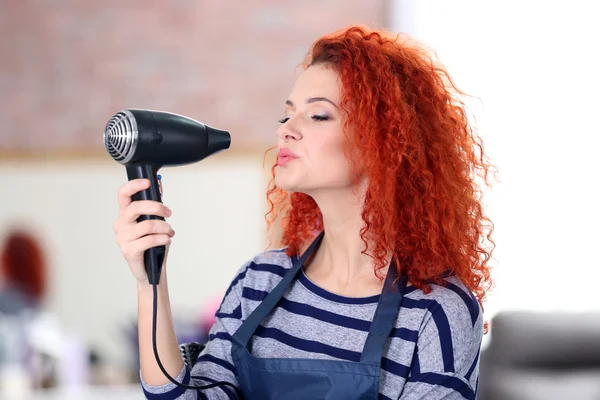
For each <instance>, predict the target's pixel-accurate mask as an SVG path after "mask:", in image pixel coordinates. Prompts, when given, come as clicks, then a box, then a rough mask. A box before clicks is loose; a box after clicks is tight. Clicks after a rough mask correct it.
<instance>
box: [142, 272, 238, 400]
mask: <svg viewBox="0 0 600 400" xmlns="http://www.w3.org/2000/svg"><path fill="white" fill-rule="evenodd" d="M247 269H248V264H246V265H244V266H243V267H242V268H241V269H240V270H239V271H238V274H237V276H236V278H235V279H234V280H233V281H232V282H231V284H230V286H229V288H228V289H227V292H226V293H225V296H224V297H223V300H222V302H221V305H220V307H219V309H218V311H217V313H216V315H215V317H216V322H215V324H214V325H213V327H212V328H211V330H210V333H209V340H208V342H207V343H206V347H205V348H204V350H203V351H202V353H200V355H199V356H198V360H197V362H196V364H195V365H194V367H193V368H192V370H191V371H190V369H189V368H188V367H187V366H185V365H184V367H183V369H182V370H181V372H180V373H179V375H178V376H177V378H176V380H177V381H178V382H182V383H184V384H191V385H195V386H205V385H208V384H211V383H214V382H220V381H225V382H229V383H231V384H233V385H235V386H236V387H239V386H238V381H237V377H236V372H235V366H234V364H233V361H232V358H231V340H232V339H231V337H232V335H233V334H234V333H235V332H236V331H237V329H238V328H239V326H240V325H241V324H242V311H241V310H242V307H241V292H242V286H243V282H242V281H243V278H244V276H245V274H246V271H247ZM140 377H141V374H140ZM141 383H142V387H143V390H144V394H145V395H146V398H147V399H149V400H196V399H209V400H213V399H219V400H220V399H238V398H239V397H238V396H237V394H236V392H235V390H234V389H233V388H232V387H230V386H220V387H213V388H210V389H206V390H200V391H198V390H195V389H184V388H182V387H179V386H176V385H175V384H174V383H170V382H169V383H167V384H165V385H161V386H150V385H148V384H147V383H146V382H144V381H143V380H142V382H141Z"/></svg>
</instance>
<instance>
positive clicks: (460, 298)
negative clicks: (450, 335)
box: [403, 276, 483, 329]
mask: <svg viewBox="0 0 600 400" xmlns="http://www.w3.org/2000/svg"><path fill="white" fill-rule="evenodd" d="M406 297H407V299H408V301H407V303H408V304H407V306H409V307H413V308H419V309H422V310H424V311H427V312H426V313H425V315H424V316H423V318H424V321H423V322H427V320H429V319H431V318H435V317H438V316H439V317H445V318H447V319H448V322H449V323H451V324H452V325H454V326H456V327H461V328H464V329H467V328H470V329H472V328H474V327H476V326H477V325H480V324H481V325H483V315H482V314H483V312H482V309H481V307H480V305H479V302H478V301H477V298H476V297H475V295H474V294H473V293H472V292H471V291H470V290H469V288H468V287H467V286H466V285H465V284H464V283H463V282H462V281H461V280H460V279H459V278H457V277H456V276H451V277H447V278H444V284H443V285H437V284H431V292H429V293H427V294H425V293H424V292H423V291H422V290H418V289H416V288H414V287H410V288H408V289H407V293H406ZM403 305H404V304H403Z"/></svg>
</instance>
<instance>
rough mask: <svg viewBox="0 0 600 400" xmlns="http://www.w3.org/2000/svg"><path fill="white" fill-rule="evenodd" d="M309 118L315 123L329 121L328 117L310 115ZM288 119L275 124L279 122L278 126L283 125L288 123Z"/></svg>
mask: <svg viewBox="0 0 600 400" xmlns="http://www.w3.org/2000/svg"><path fill="white" fill-rule="evenodd" d="M310 118H311V119H312V120H313V121H317V122H321V121H327V120H329V119H331V118H330V117H329V116H328V115H319V114H315V115H311V116H310ZM289 119H290V117H285V118H282V119H279V120H277V122H279V123H280V124H285V123H286V122H288V120H289Z"/></svg>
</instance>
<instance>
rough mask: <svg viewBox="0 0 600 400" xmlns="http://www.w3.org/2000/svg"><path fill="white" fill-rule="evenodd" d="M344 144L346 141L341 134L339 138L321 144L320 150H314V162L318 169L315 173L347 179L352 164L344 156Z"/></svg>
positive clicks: (329, 139) (335, 137)
mask: <svg viewBox="0 0 600 400" xmlns="http://www.w3.org/2000/svg"><path fill="white" fill-rule="evenodd" d="M344 143H345V139H344V137H343V135H342V134H341V133H340V134H339V136H338V135H336V136H334V137H330V138H328V140H326V141H323V142H322V143H320V144H319V146H318V148H315V149H313V152H312V154H313V159H312V161H313V166H314V167H315V168H316V169H317V171H315V172H320V173H325V174H326V175H335V176H336V177H338V178H345V177H346V175H347V174H348V173H349V170H350V162H349V161H348V159H347V158H346V155H345V154H344ZM315 157H316V159H315Z"/></svg>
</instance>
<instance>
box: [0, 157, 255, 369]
mask: <svg viewBox="0 0 600 400" xmlns="http://www.w3.org/2000/svg"><path fill="white" fill-rule="evenodd" d="M223 154H225V153H223ZM107 158H108V156H107ZM261 163H262V155H261V154H256V155H247V156H244V157H241V158H238V157H232V156H220V155H216V156H213V157H212V158H209V159H207V160H204V161H203V162H201V163H198V164H195V165H191V166H185V167H177V168H164V169H163V170H161V174H162V176H163V182H164V192H165V193H164V199H163V200H164V203H165V204H166V205H168V206H169V207H170V208H171V209H172V210H173V216H172V217H171V218H170V223H171V225H172V226H173V228H174V229H175V231H176V235H175V238H174V239H173V244H172V247H171V251H170V255H169V271H170V272H169V285H170V288H171V293H172V295H171V297H172V299H171V300H172V305H173V308H174V310H175V312H176V314H177V312H178V311H179V312H187V311H189V312H191V313H193V315H191V317H195V318H198V317H199V315H200V314H199V313H200V310H201V307H202V305H203V304H204V302H205V301H206V300H208V299H210V298H211V296H215V295H220V293H221V292H224V291H225V289H226V288H227V286H228V284H229V282H230V281H231V279H232V278H233V277H234V274H235V272H236V271H237V269H238V268H240V266H241V265H242V264H243V263H244V262H245V261H246V260H247V259H249V258H251V257H252V256H253V255H254V254H256V253H258V252H260V251H263V250H264V249H265V248H266V246H267V242H266V240H265V237H266V236H265V224H264V220H263V218H262V216H263V215H264V212H265V202H264V192H265V187H266V183H267V176H266V173H265V172H264V171H263V169H262V164H261ZM125 182H126V174H125V168H124V167H122V166H121V165H119V164H117V163H115V162H114V161H112V160H110V159H108V160H107V161H102V160H100V159H99V160H92V161H87V160H81V159H80V160H77V161H74V160H72V161H69V160H63V161H61V160H53V161H49V162H43V161H36V162H33V163H31V162H22V161H13V162H8V161H6V160H4V161H0V187H1V189H0V190H1V191H2V201H1V204H2V206H1V207H0V232H1V233H0V235H2V234H5V232H6V230H7V229H8V226H9V224H16V223H21V222H22V223H25V224H27V225H29V226H31V227H32V228H33V229H35V230H36V231H37V232H38V233H39V234H40V235H41V237H42V239H43V240H45V241H46V242H45V243H44V247H45V249H46V250H47V251H48V255H49V258H50V269H51V277H50V278H51V287H50V293H49V298H48V302H47V306H48V310H49V311H51V312H53V313H55V314H56V316H57V317H58V320H59V322H60V323H61V326H62V328H63V329H64V330H65V331H66V332H68V333H70V334H75V335H79V336H81V337H82V338H83V339H84V340H85V341H86V342H87V343H89V344H92V345H96V346H99V348H100V349H101V350H102V351H104V352H105V354H106V355H108V356H109V357H110V358H112V359H116V360H124V361H125V360H126V358H127V356H129V355H130V354H127V353H126V351H127V350H126V349H125V348H124V346H125V345H126V344H127V343H126V341H125V337H124V335H123V334H122V332H121V330H120V327H119V325H118V324H122V323H125V322H127V321H129V320H131V319H135V316H136V312H137V297H136V288H135V281H134V278H133V277H132V276H131V274H130V273H129V269H128V268H127V265H126V263H125V261H124V259H123V258H122V256H121V253H120V250H119V248H118V247H117V245H116V242H115V236H114V233H113V231H112V225H113V223H114V221H115V219H116V217H117V214H118V207H117V202H116V190H117V189H118V188H119V187H120V186H121V185H122V184H123V183H125ZM19 221H20V222H19ZM179 315H181V313H180V314H179ZM190 319H191V318H190Z"/></svg>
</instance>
